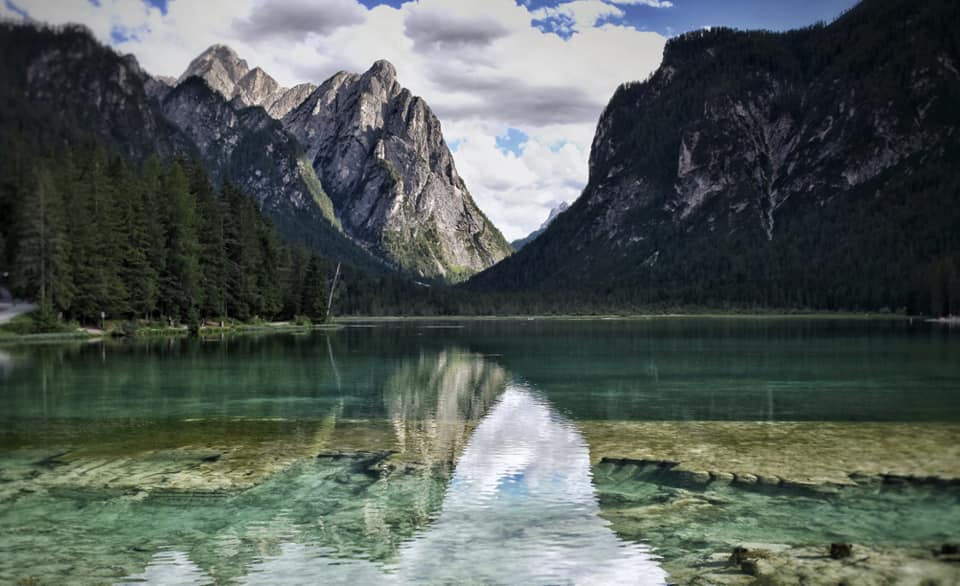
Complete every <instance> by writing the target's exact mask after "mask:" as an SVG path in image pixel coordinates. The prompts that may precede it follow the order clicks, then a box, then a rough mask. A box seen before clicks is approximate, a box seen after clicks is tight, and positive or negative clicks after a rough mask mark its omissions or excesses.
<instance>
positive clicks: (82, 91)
mask: <svg viewBox="0 0 960 586" xmlns="http://www.w3.org/2000/svg"><path fill="white" fill-rule="evenodd" d="M0 55H2V58H0V87H2V89H0V104H2V108H0V132H2V137H0V138H2V142H0V148H2V151H0V153H2V154H3V155H4V158H5V159H8V158H9V155H10V154H11V153H13V152H17V151H22V150H23V149H25V148H28V149H31V150H34V151H36V152H38V153H43V154H49V153H52V152H54V151H56V150H57V149H61V148H63V147H64V146H67V145H77V144H82V143H85V142H97V143H99V144H102V145H104V146H105V147H106V148H107V149H108V150H109V151H110V152H113V153H117V154H120V155H123V156H124V157H126V158H128V159H130V160H131V161H140V162H142V161H144V160H146V159H147V158H148V157H149V156H152V155H157V156H159V157H160V158H161V159H164V160H172V158H173V157H175V156H184V157H186V158H189V159H198V160H200V161H202V162H203V164H204V167H205V169H206V171H207V172H208V173H209V174H210V176H211V177H212V178H213V179H214V181H216V182H217V183H218V184H219V183H221V182H222V181H224V180H229V181H231V182H233V183H234V184H235V185H236V186H238V187H239V188H240V189H242V190H243V191H244V192H246V193H247V194H249V195H251V196H252V197H254V198H255V199H256V200H257V203H258V205H259V207H260V208H261V209H262V210H263V211H264V212H265V213H266V214H267V215H268V216H269V217H271V218H272V219H273V220H274V222H275V223H276V225H277V228H278V231H279V233H280V235H281V236H282V237H283V238H284V239H285V240H286V241H288V242H291V243H303V244H305V245H307V246H309V247H310V248H312V249H314V250H319V251H322V253H323V254H324V255H325V256H326V257H328V258H331V259H334V260H342V261H345V262H348V263H350V264H353V265H355V266H358V267H361V268H363V269H365V270H368V271H373V272H380V273H384V272H388V271H389V269H388V267H386V266H385V265H384V264H383V263H381V262H380V261H379V260H377V259H375V258H374V257H373V256H371V255H370V254H369V253H367V252H366V251H365V250H363V249H362V248H361V247H359V246H357V245H356V244H354V243H353V242H351V241H350V240H349V239H348V238H347V237H346V236H344V235H343V233H342V231H341V230H340V228H339V226H338V223H337V221H336V219H335V218H334V217H333V214H332V211H331V210H330V207H329V199H328V198H327V197H326V194H325V193H324V192H323V188H322V187H321V186H320V183H319V181H317V179H316V175H315V174H314V173H313V170H312V169H311V168H310V165H309V164H308V163H307V162H306V160H305V157H304V153H303V151H302V148H301V147H300V146H299V144H298V143H297V141H296V139H294V138H293V137H292V136H291V135H289V134H288V133H287V132H286V131H284V130H283V127H282V126H281V125H280V123H279V122H278V121H276V120H274V119H273V118H271V117H270V116H268V115H267V113H266V112H265V111H264V110H263V109H262V108H260V107H250V108H244V107H242V106H240V105H237V104H232V103H230V102H227V101H226V100H224V99H223V98H222V97H221V96H220V95H219V94H216V93H215V92H213V91H211V90H210V89H209V88H207V87H206V85H205V84H204V82H203V81H201V80H199V79H197V78H191V79H189V80H187V82H186V83H184V84H181V85H180V86H178V87H177V88H175V89H173V90H169V88H165V90H166V91H162V92H155V91H153V90H154V89H155V87H154V86H156V85H157V84H158V83H159V82H157V81H156V80H154V79H153V78H151V77H150V76H149V75H147V74H146V73H145V72H144V71H142V70H141V69H140V67H139V65H138V64H137V62H136V60H135V59H134V58H133V57H131V56H126V57H121V56H119V55H117V54H116V53H115V52H114V51H112V50H111V49H109V48H107V47H104V46H103V45H101V44H100V43H99V42H97V41H96V40H95V39H94V38H93V37H92V36H91V35H90V33H89V31H87V29H85V28H83V27H80V26H65V27H56V28H53V27H35V26H23V25H16V24H11V23H0ZM181 129H183V130H181ZM211 129H213V130H211ZM211 136H215V137H216V138H215V139H211V138H210V137H211Z"/></svg>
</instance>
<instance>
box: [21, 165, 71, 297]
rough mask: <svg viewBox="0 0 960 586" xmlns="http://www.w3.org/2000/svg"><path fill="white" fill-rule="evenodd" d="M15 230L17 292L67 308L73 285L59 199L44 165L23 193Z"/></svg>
mask: <svg viewBox="0 0 960 586" xmlns="http://www.w3.org/2000/svg"><path fill="white" fill-rule="evenodd" d="M17 232H18V234H17V236H18V238H17V251H16V256H15V259H14V265H13V282H14V287H15V288H16V290H17V292H18V293H19V294H20V295H23V296H25V297H29V298H36V299H39V300H40V301H41V303H42V304H52V305H54V306H56V307H57V308H59V309H67V308H69V307H70V303H71V301H72V294H73V287H72V281H71V275H70V269H69V264H68V257H69V249H68V244H67V238H66V230H65V228H64V213H63V200H62V199H61V197H60V194H59V192H58V191H57V189H56V185H55V184H54V181H53V178H52V176H51V174H50V171H49V170H48V169H46V168H45V167H40V168H38V169H36V170H35V171H34V173H33V180H32V185H31V186H30V189H27V190H25V192H24V193H23V201H22V204H21V207H20V213H19V214H18V219H17Z"/></svg>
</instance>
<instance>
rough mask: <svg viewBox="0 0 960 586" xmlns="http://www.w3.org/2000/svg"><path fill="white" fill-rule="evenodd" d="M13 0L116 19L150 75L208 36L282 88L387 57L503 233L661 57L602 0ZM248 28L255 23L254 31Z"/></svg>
mask: <svg viewBox="0 0 960 586" xmlns="http://www.w3.org/2000/svg"><path fill="white" fill-rule="evenodd" d="M614 1H616V3H619V4H630V3H638V1H639V0H614ZM642 3H644V4H648V5H659V6H661V7H666V6H667V5H668V4H669V3H668V2H664V1H659V0H645V1H643V2H642ZM16 4H17V5H18V6H21V7H23V8H24V9H25V10H27V11H28V12H29V13H30V14H31V16H32V17H33V18H35V19H37V20H42V21H47V22H51V23H63V22H68V21H69V22H81V23H83V24H86V25H87V26H89V27H90V28H91V29H92V30H93V31H94V33H95V34H96V35H97V36H98V37H99V38H100V39H101V40H103V41H105V42H110V32H111V30H112V29H113V28H114V27H121V28H124V29H128V30H136V31H137V40H135V41H130V42H124V43H119V44H115V45H114V46H115V47H116V48H117V50H119V51H121V52H132V53H133V54H135V55H136V56H137V58H138V60H139V61H140V63H141V65H142V66H143V67H144V68H145V69H146V70H147V71H150V72H151V73H154V74H161V75H173V76H178V75H179V74H180V73H182V72H183V70H184V69H185V68H186V66H187V64H188V63H189V62H190V60H191V59H192V58H193V57H195V56H196V55H197V54H199V53H200V52H201V51H203V50H204V49H206V48H207V47H208V46H210V45H212V44H214V43H226V44H229V45H230V46H232V47H233V48H234V49H235V50H236V51H237V53H239V54H240V56H241V57H243V58H245V59H246V60H247V62H248V63H250V65H251V66H255V65H259V66H260V67H262V68H263V69H264V70H266V71H268V72H269V73H270V74H271V75H273V76H274V77H275V78H277V80H278V81H280V83H282V84H284V85H287V86H290V85H294V84H296V83H299V82H303V81H312V82H314V83H318V82H321V81H323V80H324V79H326V78H327V77H329V76H330V75H332V74H334V73H336V72H337V71H339V70H349V71H363V70H365V69H367V68H368V67H369V66H370V64H372V63H373V62H374V61H376V60H377V59H384V58H385V59H389V60H390V61H391V62H392V63H393V64H394V65H395V66H396V69H397V73H398V77H399V79H400V81H401V82H402V83H403V84H404V85H405V86H406V87H408V88H410V90H411V91H412V92H413V93H415V94H417V95H420V96H422V97H423V98H424V99H425V100H426V101H427V103H428V104H430V106H431V107H432V108H433V110H434V111H435V112H436V114H437V116H438V117H439V118H440V120H441V121H442V123H443V128H444V135H445V137H446V139H447V141H448V142H450V143H452V142H455V141H459V142H460V145H459V148H458V149H457V151H456V153H455V155H454V158H455V160H456V163H457V168H458V170H459V171H460V174H461V175H462V176H463V178H464V180H465V181H466V183H467V186H468V188H469V189H470V191H471V193H472V194H473V195H474V198H475V199H476V200H477V203H478V204H479V205H480V207H481V209H483V211H484V212H485V213H486V214H487V215H488V216H489V217H490V218H491V219H492V220H493V222H494V223H495V224H496V225H497V226H498V227H499V228H500V229H501V230H502V231H503V233H504V235H505V236H507V238H509V239H513V238H517V237H521V236H525V235H526V234H527V233H529V232H530V231H532V230H534V229H536V228H537V227H539V225H540V223H541V222H542V221H543V220H544V218H546V216H547V213H548V212H549V209H550V208H551V207H552V206H553V205H555V204H556V203H558V202H560V201H568V202H572V201H573V200H574V199H575V198H576V197H577V196H578V195H579V192H580V190H581V189H582V187H583V185H584V184H585V182H586V178H587V159H588V155H589V148H590V143H591V141H592V139H593V132H594V129H595V126H596V122H597V118H598V117H599V115H600V112H601V111H602V110H603V107H604V106H605V105H606V103H607V100H609V98H610V96H611V95H612V94H613V91H614V90H615V89H616V87H617V86H618V85H619V84H620V83H623V82H625V81H629V80H636V79H643V78H645V77H647V75H648V74H649V73H650V72H651V71H653V70H654V69H655V68H656V67H657V66H658V65H659V63H660V59H661V55H662V52H663V46H664V43H665V41H666V39H665V38H664V37H662V36H660V35H658V34H656V33H651V32H641V31H638V30H635V29H634V28H632V27H630V26H626V25H622V24H620V23H619V21H618V19H619V18H620V17H621V16H622V15H623V12H622V10H621V9H620V8H617V7H616V6H614V5H612V4H610V3H607V2H602V1H600V0H573V1H571V2H565V3H561V4H560V5H558V6H556V7H554V8H550V9H546V10H545V9H535V10H531V9H529V8H527V7H526V6H522V5H518V4H517V3H516V2H515V1H514V0H484V1H483V2H477V1H476V0H412V1H410V2H407V3H406V4H403V5H402V6H401V7H400V8H392V7H390V6H388V5H381V6H377V7H376V8H373V9H367V8H365V7H363V6H361V5H360V4H358V3H356V0H311V1H310V2H306V0H275V1H273V2H270V3H269V4H267V3H265V2H261V1H260V0H204V1H203V2H196V1H192V0H170V2H169V4H168V9H167V13H166V15H164V14H161V12H160V11H159V10H157V9H155V8H148V7H147V5H146V4H144V3H143V2H141V0H102V2H101V7H100V8H97V7H96V6H94V5H93V4H92V3H90V2H89V1H88V0H64V1H52V0H21V1H20V2H17V3H16ZM548 17H552V18H554V19H561V20H563V21H564V22H567V23H568V24H569V26H570V30H568V31H567V33H566V34H565V36H567V37H568V38H561V36H558V35H557V34H553V33H550V32H543V31H541V30H539V29H538V28H536V27H534V26H532V25H531V21H533V20H541V19H544V18H548ZM254 25H258V26H262V30H260V31H259V32H257V33H256V34H254V32H253V30H252V29H253V27H254ZM268 25H269V26H268ZM509 127H513V128H518V129H520V130H521V131H523V132H525V133H526V134H527V135H528V136H529V140H528V142H527V143H526V144H525V145H524V146H523V148H522V150H521V152H520V155H519V156H515V155H513V154H512V153H511V154H504V153H503V152H501V151H500V150H499V149H497V148H496V136H498V135H502V134H503V133H504V132H506V129H507V128H509ZM557 145H562V146H561V147H560V148H557ZM551 146H553V147H554V149H551V148H550V147H551Z"/></svg>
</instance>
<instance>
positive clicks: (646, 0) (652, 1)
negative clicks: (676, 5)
mask: <svg viewBox="0 0 960 586" xmlns="http://www.w3.org/2000/svg"><path fill="white" fill-rule="evenodd" d="M610 1H611V2H613V3H614V4H641V5H643V6H649V7H650V8H673V2H670V1H669V0H610Z"/></svg>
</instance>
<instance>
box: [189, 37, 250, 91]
mask: <svg viewBox="0 0 960 586" xmlns="http://www.w3.org/2000/svg"><path fill="white" fill-rule="evenodd" d="M249 71H250V67H249V66H248V65H247V62H246V61H244V60H243V59H241V58H240V56H239V55H237V53H236V51H234V50H233V49H231V48H230V47H228V46H226V45H211V46H210V47H209V48H208V49H207V50H206V51H204V52H203V53H200V55H198V56H197V57H196V58H195V59H194V60H193V61H191V62H190V65H188V66H187V69H186V71H184V72H183V74H182V75H181V76H180V79H179V80H178V83H182V82H183V81H184V80H185V79H187V78H189V77H191V76H196V77H199V78H201V79H203V80H204V81H206V82H207V85H209V86H210V87H211V88H212V89H213V90H216V91H217V92H220V94H222V95H223V96H224V97H226V98H230V97H232V96H233V92H234V88H235V87H236V85H237V82H238V81H240V79H242V78H243V77H244V76H245V75H246V74H247V73H248V72H249Z"/></svg>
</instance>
